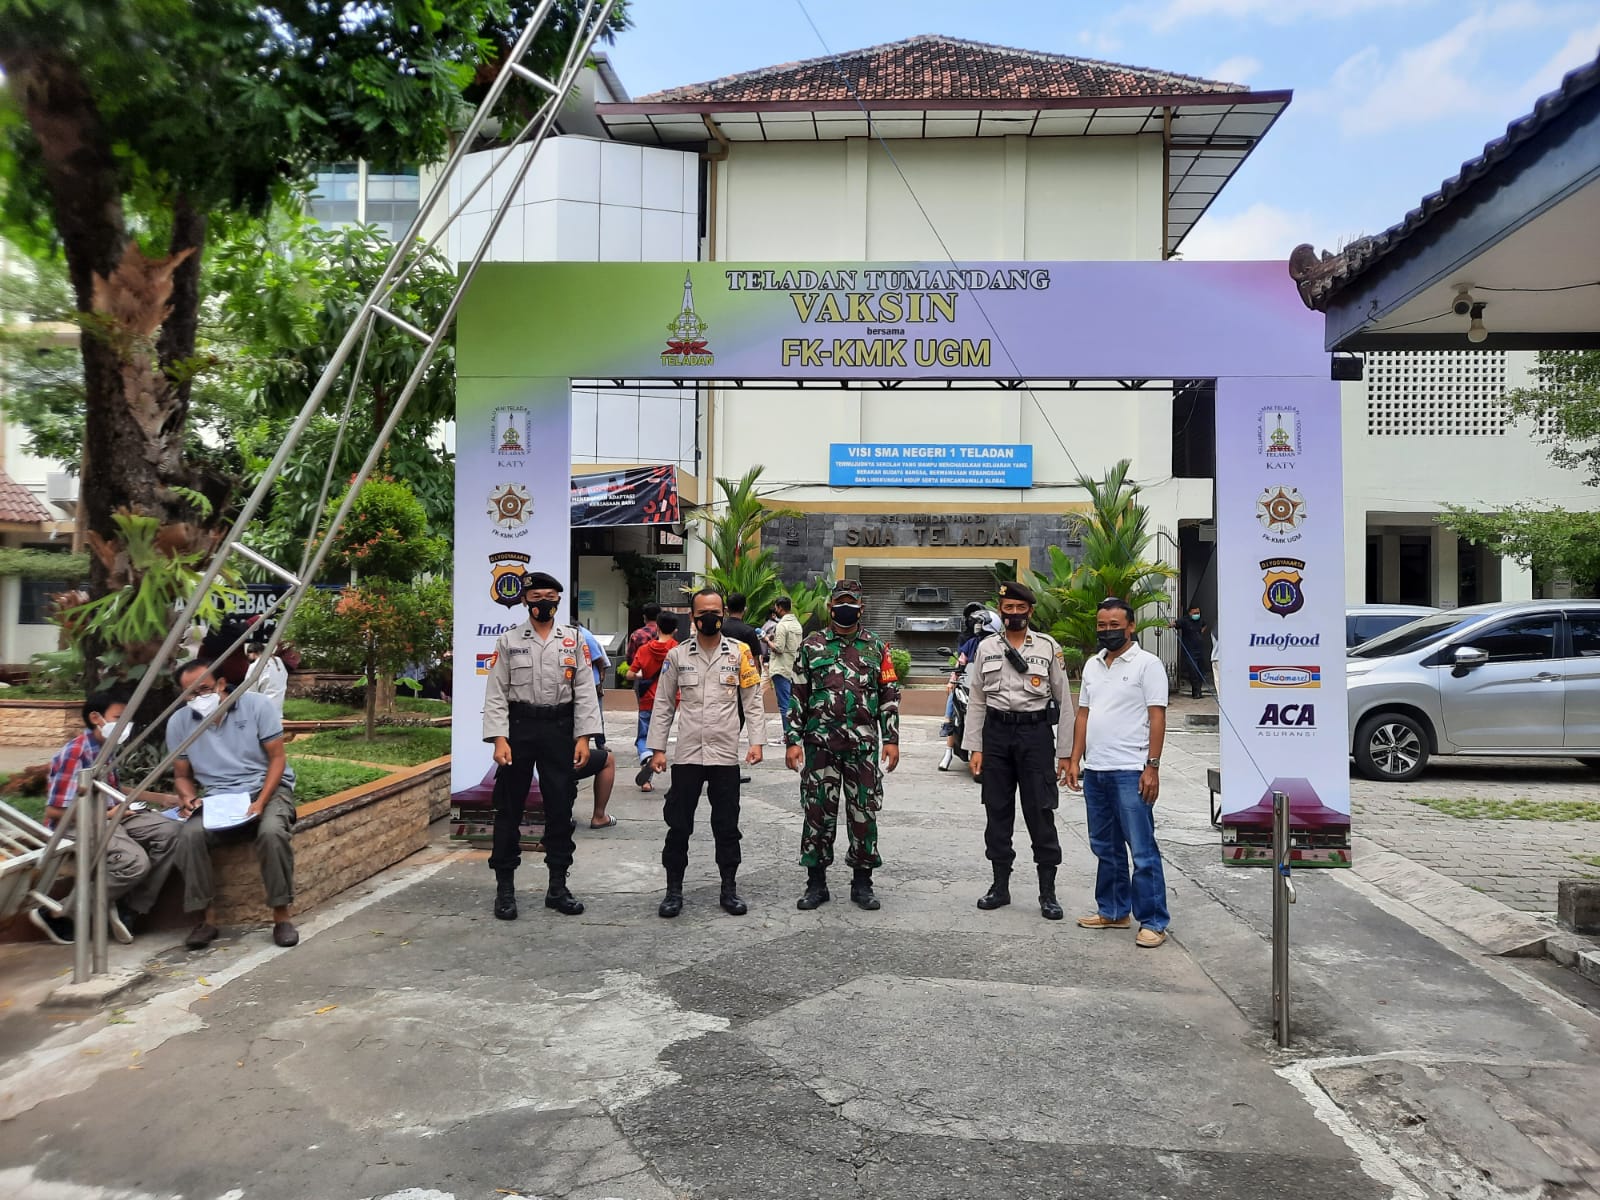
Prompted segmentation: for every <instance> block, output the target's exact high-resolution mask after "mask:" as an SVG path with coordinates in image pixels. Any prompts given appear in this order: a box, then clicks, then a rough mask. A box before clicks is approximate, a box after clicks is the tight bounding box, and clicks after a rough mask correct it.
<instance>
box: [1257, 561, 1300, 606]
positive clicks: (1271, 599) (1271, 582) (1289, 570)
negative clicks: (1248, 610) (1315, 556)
mask: <svg viewBox="0 0 1600 1200" xmlns="http://www.w3.org/2000/svg"><path fill="white" fill-rule="evenodd" d="M1305 569H1306V564H1305V563H1304V561H1302V560H1301V559H1298V558H1264V559H1262V560H1261V572H1262V574H1261V579H1262V582H1263V583H1265V584H1266V588H1265V590H1264V591H1263V592H1262V593H1261V605H1262V607H1263V608H1265V609H1266V610H1267V611H1268V612H1269V613H1273V614H1275V615H1276V616H1280V617H1288V616H1289V614H1290V613H1297V612H1299V611H1300V610H1301V609H1302V608H1304V607H1305V605H1306V594H1305V588H1304V586H1303V585H1302V582H1301V579H1300V572H1301V571H1304V570H1305Z"/></svg>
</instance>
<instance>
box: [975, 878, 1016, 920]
mask: <svg viewBox="0 0 1600 1200" xmlns="http://www.w3.org/2000/svg"><path fill="white" fill-rule="evenodd" d="M1010 903H1011V886H1010V885H1009V884H1007V883H1002V882H1001V881H1000V880H998V879H997V880H995V881H994V883H993V884H991V885H990V887H989V890H988V891H987V892H985V893H984V894H983V897H982V898H981V899H980V900H979V901H978V907H979V908H981V909H983V911H984V912H988V911H989V910H990V909H995V908H1004V907H1005V906H1006V905H1008V904H1010Z"/></svg>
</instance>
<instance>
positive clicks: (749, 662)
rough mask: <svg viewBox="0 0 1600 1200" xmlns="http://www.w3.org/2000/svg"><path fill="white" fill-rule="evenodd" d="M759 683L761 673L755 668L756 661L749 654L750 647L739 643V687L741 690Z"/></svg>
mask: <svg viewBox="0 0 1600 1200" xmlns="http://www.w3.org/2000/svg"><path fill="white" fill-rule="evenodd" d="M760 683H761V672H760V670H758V669H757V667H756V660H755V658H754V656H752V655H751V653H750V647H749V646H746V645H745V644H744V643H743V642H740V643H739V686H740V687H742V688H747V687H756V686H757V685H759V684H760Z"/></svg>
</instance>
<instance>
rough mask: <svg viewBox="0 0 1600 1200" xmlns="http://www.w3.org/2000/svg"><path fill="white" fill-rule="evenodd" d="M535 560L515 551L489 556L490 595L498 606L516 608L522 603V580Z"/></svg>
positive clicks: (505, 551) (504, 551)
mask: <svg viewBox="0 0 1600 1200" xmlns="http://www.w3.org/2000/svg"><path fill="white" fill-rule="evenodd" d="M532 561H533V559H532V558H530V557H529V556H528V555H526V554H518V553H517V552H516V551H514V550H503V551H501V552H500V553H499V554H491V555H489V571H490V576H489V595H490V597H491V598H492V599H493V600H494V602H495V603H496V604H502V605H504V606H505V607H506V608H515V607H516V606H517V605H519V604H521V603H522V580H523V577H524V576H526V575H527V573H528V564H529V563H530V562H532Z"/></svg>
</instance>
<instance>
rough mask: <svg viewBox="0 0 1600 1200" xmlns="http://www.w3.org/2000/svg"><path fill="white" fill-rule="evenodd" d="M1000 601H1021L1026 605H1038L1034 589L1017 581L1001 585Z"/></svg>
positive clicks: (1009, 581) (1009, 580)
mask: <svg viewBox="0 0 1600 1200" xmlns="http://www.w3.org/2000/svg"><path fill="white" fill-rule="evenodd" d="M1000 599H1002V600H1021V601H1022V602H1023V603H1024V604H1036V603H1037V601H1036V600H1035V599H1034V596H1033V589H1032V588H1031V587H1029V586H1028V585H1027V584H1025V583H1018V582H1017V581H1016V580H1015V579H1008V580H1006V581H1005V582H1004V583H1002V584H1001V585H1000Z"/></svg>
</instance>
